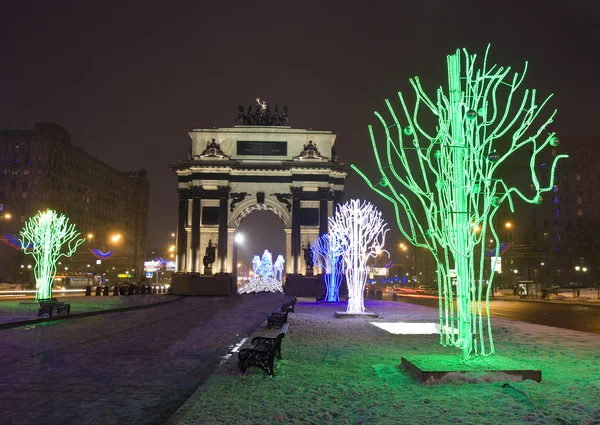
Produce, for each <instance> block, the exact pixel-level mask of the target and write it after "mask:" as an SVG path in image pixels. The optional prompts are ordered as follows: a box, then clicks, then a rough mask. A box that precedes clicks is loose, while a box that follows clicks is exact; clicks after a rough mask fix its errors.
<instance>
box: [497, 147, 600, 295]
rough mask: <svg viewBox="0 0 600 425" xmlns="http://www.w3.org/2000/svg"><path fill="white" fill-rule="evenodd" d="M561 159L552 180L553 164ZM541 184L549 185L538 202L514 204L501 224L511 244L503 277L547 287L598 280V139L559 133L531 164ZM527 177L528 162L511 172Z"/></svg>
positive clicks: (599, 190)
mask: <svg viewBox="0 0 600 425" xmlns="http://www.w3.org/2000/svg"><path fill="white" fill-rule="evenodd" d="M560 153H567V154H568V155H569V158H568V159H566V160H565V159H561V160H560V161H559V163H558V166H557V168H556V173H555V176H554V179H553V181H552V182H551V181H550V179H551V173H550V170H551V165H552V161H553V160H554V158H555V157H556V155H557V154H560ZM535 166H536V172H537V175H538V178H539V179H540V183H541V184H542V185H549V184H551V186H552V191H550V192H547V193H545V194H544V196H543V198H544V199H543V202H542V203H541V204H540V205H535V204H526V203H523V202H521V201H519V202H518V203H515V213H514V214H509V213H508V212H504V215H503V217H502V219H501V223H499V226H498V227H500V228H501V229H502V230H501V231H502V235H503V236H504V238H503V239H504V240H506V241H512V242H514V245H513V246H512V247H511V248H510V249H509V250H508V251H507V252H506V254H505V255H504V256H503V265H502V268H503V273H502V274H503V278H504V279H508V275H511V276H512V278H511V279H509V281H510V280H512V281H515V280H521V279H522V280H538V281H540V282H541V283H542V284H543V285H545V286H551V285H561V286H568V285H570V284H571V282H573V284H571V286H573V285H578V284H580V285H585V286H593V285H594V284H597V282H596V279H597V278H598V277H599V275H598V272H599V271H600V269H599V268H598V266H599V265H600V220H599V218H600V215H599V213H598V206H599V203H600V138H598V137H596V138H591V137H588V138H575V137H573V138H563V139H561V143H560V145H559V146H558V147H553V148H550V149H548V150H547V152H545V153H544V154H543V155H540V157H539V160H538V161H537V163H536V164H535ZM512 173H513V174H514V177H516V179H517V180H519V179H524V180H521V181H526V180H525V179H529V180H530V179H531V178H530V177H529V176H530V172H529V170H528V169H527V168H526V167H520V168H519V167H517V168H516V169H514V170H513V171H512Z"/></svg>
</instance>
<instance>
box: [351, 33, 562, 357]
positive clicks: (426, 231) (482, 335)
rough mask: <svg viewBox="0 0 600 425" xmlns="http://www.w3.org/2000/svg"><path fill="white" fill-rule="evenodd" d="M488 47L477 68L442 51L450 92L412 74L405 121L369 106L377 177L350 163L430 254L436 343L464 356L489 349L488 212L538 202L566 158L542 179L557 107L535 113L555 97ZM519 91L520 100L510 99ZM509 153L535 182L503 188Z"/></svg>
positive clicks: (472, 60) (491, 231)
mask: <svg viewBox="0 0 600 425" xmlns="http://www.w3.org/2000/svg"><path fill="white" fill-rule="evenodd" d="M489 48H490V46H489V45H488V47H487V49H486V52H485V55H484V57H483V63H482V64H481V67H480V68H478V67H476V64H477V66H480V65H479V64H478V63H477V56H476V55H469V53H468V52H467V51H466V50H463V52H462V53H463V54H462V55H461V51H460V50H457V51H456V52H455V53H454V54H452V55H450V56H448V57H447V71H448V83H449V84H448V94H446V93H445V92H444V90H443V88H441V87H440V88H439V89H438V90H437V93H436V97H435V98H434V99H432V98H430V97H429V96H428V95H426V94H425V91H424V90H423V88H422V86H421V83H420V81H419V78H418V77H415V78H414V79H410V80H409V81H410V84H411V86H412V88H413V90H414V94H415V97H416V101H415V106H414V108H413V109H412V110H410V109H409V108H408V106H407V103H406V100H405V98H404V96H403V95H402V93H398V96H399V100H400V104H401V109H402V115H403V122H400V119H399V118H398V115H397V114H396V112H395V111H394V109H393V107H392V104H391V103H390V101H389V100H386V101H385V103H386V105H387V108H388V111H389V113H390V114H391V119H392V121H393V122H391V123H390V124H388V122H387V121H386V120H385V119H384V118H383V116H382V115H381V114H379V113H378V112H375V115H376V116H377V118H378V119H379V121H380V122H381V125H382V126H383V131H384V132H385V143H383V144H382V146H380V145H379V144H378V143H377V142H376V137H375V135H374V132H373V127H372V126H369V134H370V138H371V144H372V148H373V151H374V153H375V159H376V161H377V164H378V166H379V170H380V173H381V180H379V183H375V184H374V183H372V182H371V181H370V180H369V179H368V178H367V177H366V175H365V174H364V173H362V172H361V171H360V170H358V169H357V168H356V167H355V166H353V167H352V168H353V169H354V170H355V171H357V172H358V174H359V175H361V176H362V178H363V179H364V180H365V181H366V182H367V184H368V185H369V186H370V187H371V189H373V190H374V191H375V192H377V193H378V194H380V195H381V196H383V197H384V198H385V199H387V200H388V201H390V202H392V204H393V205H394V208H395V212H396V221H397V224H398V227H399V228H400V231H401V232H402V234H403V235H404V237H406V239H407V240H408V241H410V243H412V244H413V245H415V246H417V247H422V248H426V249H428V250H430V251H431V253H432V254H433V256H434V258H435V261H436V262H437V278H438V289H439V296H440V298H439V311H440V329H441V332H440V342H441V344H442V345H444V346H454V347H458V348H460V349H461V350H462V358H463V360H464V361H468V360H470V359H472V358H474V357H477V356H486V355H490V354H493V353H494V352H495V348H494V341H493V337H492V330H491V326H490V318H489V315H487V312H489V295H490V290H491V288H492V283H493V278H494V270H493V268H491V270H490V271H489V274H487V273H486V272H485V268H484V260H485V247H484V244H485V241H487V240H488V239H491V238H493V239H494V240H495V246H496V249H495V250H494V251H495V253H494V256H495V257H498V255H499V251H500V246H501V245H500V242H499V237H498V234H497V232H496V229H495V227H494V215H495V214H496V212H497V211H498V208H499V207H500V206H501V205H502V204H503V203H505V202H506V203H507V204H508V206H509V208H510V211H511V212H514V205H513V197H516V198H517V199H518V198H520V199H522V200H523V201H525V202H528V203H531V204H538V205H539V204H541V203H542V201H543V198H542V193H543V192H547V191H549V190H551V189H552V187H553V184H554V172H555V169H556V165H557V162H558V161H559V160H560V159H561V158H567V157H568V156H567V155H563V154H558V155H556V156H555V157H554V159H553V161H552V166H551V167H547V168H546V169H545V172H544V175H543V176H542V177H543V179H542V180H546V179H547V178H548V176H549V180H547V181H545V182H543V183H541V182H540V180H539V179H538V176H537V175H536V170H535V164H536V162H537V163H540V162H545V161H544V160H543V154H542V152H544V149H545V148H546V147H548V146H552V147H556V146H558V144H559V140H558V138H557V137H556V135H555V133H552V132H548V130H547V127H548V125H549V124H550V123H551V122H552V121H553V118H554V116H555V114H556V110H554V112H552V113H551V114H550V117H549V118H547V119H542V118H541V117H540V112H541V111H542V110H543V108H544V107H545V106H546V104H547V102H548V101H549V99H550V98H551V96H548V97H547V98H545V99H544V100H542V101H541V102H539V101H538V99H537V97H536V91H535V90H529V89H525V90H524V91H520V90H519V88H520V86H521V84H522V82H523V79H524V77H525V74H526V71H527V63H525V69H524V71H523V73H522V74H521V75H519V74H518V73H514V74H513V75H512V76H509V74H510V73H511V69H510V67H506V68H504V67H498V66H496V65H493V66H489V64H488V53H489ZM463 56H464V63H462V64H461V58H462V57H463ZM517 97H520V100H518V101H517V102H514V101H515V98H517ZM423 107H424V108H425V109H426V110H429V112H431V113H432V114H433V116H434V119H433V120H430V121H428V123H434V126H433V128H434V130H433V131H429V132H428V131H426V130H425V128H424V126H422V125H421V124H422V123H421V121H419V119H420V115H419V112H420V110H421V109H422V108H423ZM538 118H539V119H538ZM534 122H535V125H534ZM392 131H393V132H394V133H395V136H392V134H391V132H392ZM513 154H517V155H514V156H513ZM540 154H542V156H540ZM553 154H554V153H553ZM538 156H540V158H538ZM511 157H512V158H511ZM509 158H511V159H514V161H515V162H513V161H511V165H512V166H514V165H515V163H516V161H517V160H518V159H519V158H521V159H525V160H526V161H527V162H526V164H527V165H526V166H525V167H527V166H528V168H529V171H530V175H531V186H530V187H527V189H526V190H523V191H522V190H520V189H518V188H516V187H511V186H509V184H507V183H506V182H505V180H504V179H503V178H502V176H505V177H508V176H509V173H510V169H509V167H510V165H508V162H509V161H508V159H509ZM503 164H504V171H503V168H502V165H503ZM525 169H527V168H525ZM507 170H508V171H509V173H506V171H507ZM519 183H521V182H519ZM407 196H410V197H411V199H410V200H409V198H408V197H407ZM484 273H485V274H484ZM486 277H487V280H488V284H487V286H486V285H484V280H486V279H485V278H486ZM454 279H455V282H453V280H454ZM454 283H455V284H456V285H454ZM454 300H456V305H457V309H456V313H455V309H454V307H453V301H454ZM482 304H484V306H485V308H484V306H483V305H482Z"/></svg>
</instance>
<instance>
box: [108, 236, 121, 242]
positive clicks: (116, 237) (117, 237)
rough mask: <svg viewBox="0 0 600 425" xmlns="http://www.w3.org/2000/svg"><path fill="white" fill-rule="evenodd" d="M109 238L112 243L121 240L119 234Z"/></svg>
mask: <svg viewBox="0 0 600 425" xmlns="http://www.w3.org/2000/svg"><path fill="white" fill-rule="evenodd" d="M110 240H111V241H112V242H113V243H117V242H119V241H120V240H121V235H120V234H116V235H113V236H112V237H111V238H110Z"/></svg>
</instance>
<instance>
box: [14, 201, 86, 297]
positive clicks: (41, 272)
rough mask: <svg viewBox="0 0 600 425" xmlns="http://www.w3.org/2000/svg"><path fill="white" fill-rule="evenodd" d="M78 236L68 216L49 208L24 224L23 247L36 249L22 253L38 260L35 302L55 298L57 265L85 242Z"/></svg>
mask: <svg viewBox="0 0 600 425" xmlns="http://www.w3.org/2000/svg"><path fill="white" fill-rule="evenodd" d="M79 235H80V233H79V232H78V231H77V230H76V229H75V225H74V224H69V219H68V218H67V217H66V216H65V215H63V214H61V215H58V214H57V213H56V211H53V210H50V209H49V210H46V211H45V212H43V213H42V212H38V213H37V214H36V215H34V216H33V217H31V218H29V220H28V221H27V222H26V223H25V227H24V228H23V230H21V245H22V246H28V245H29V243H32V244H33V248H31V249H28V250H23V252H24V253H25V254H28V255H33V258H34V259H35V267H34V269H33V275H34V276H35V289H36V293H35V296H36V299H43V298H51V297H52V284H53V282H54V276H55V275H56V263H57V262H58V260H59V259H60V258H61V257H70V256H71V255H72V254H73V253H74V252H75V251H76V250H77V247H78V246H79V245H81V244H82V243H83V242H84V241H85V238H82V239H78V236H79Z"/></svg>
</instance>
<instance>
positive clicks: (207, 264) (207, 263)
mask: <svg viewBox="0 0 600 425" xmlns="http://www.w3.org/2000/svg"><path fill="white" fill-rule="evenodd" d="M216 248H217V247H216V245H213V243H212V239H209V240H208V246H207V247H206V251H205V252H204V258H203V259H202V263H203V264H204V274H212V265H213V263H214V262H215V251H216Z"/></svg>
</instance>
